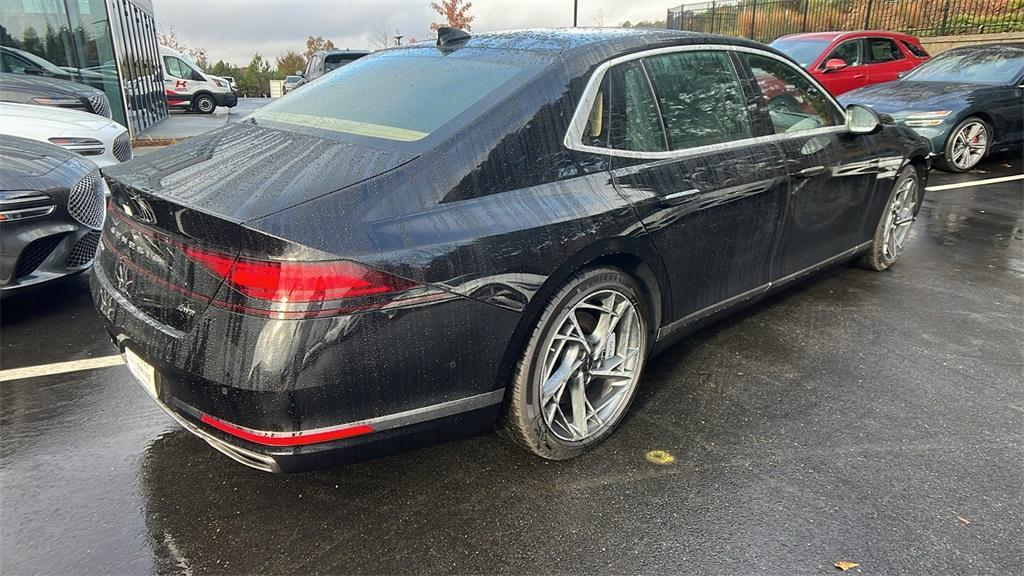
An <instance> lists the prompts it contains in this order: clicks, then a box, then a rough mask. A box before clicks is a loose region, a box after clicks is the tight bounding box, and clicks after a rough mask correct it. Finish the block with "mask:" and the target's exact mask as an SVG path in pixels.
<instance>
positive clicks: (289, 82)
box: [284, 76, 302, 84]
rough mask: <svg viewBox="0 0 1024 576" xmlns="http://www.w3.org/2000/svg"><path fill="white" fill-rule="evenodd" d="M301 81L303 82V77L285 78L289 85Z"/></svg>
mask: <svg viewBox="0 0 1024 576" xmlns="http://www.w3.org/2000/svg"><path fill="white" fill-rule="evenodd" d="M299 80H302V76H285V77H284V81H285V82H286V83H288V84H294V83H296V82H298V81H299Z"/></svg>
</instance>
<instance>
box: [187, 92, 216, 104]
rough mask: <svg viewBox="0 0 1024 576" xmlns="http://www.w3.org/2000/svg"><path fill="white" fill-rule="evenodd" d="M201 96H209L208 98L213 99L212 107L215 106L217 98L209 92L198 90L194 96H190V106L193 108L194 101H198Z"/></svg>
mask: <svg viewBox="0 0 1024 576" xmlns="http://www.w3.org/2000/svg"><path fill="white" fill-rule="evenodd" d="M202 96H209V97H210V98H212V99H213V105H214V106H216V105H217V97H216V96H214V95H213V92H210V91H209V90H200V91H198V92H196V93H195V94H193V95H192V105H193V106H195V105H196V100H198V99H199V98H200V97H202Z"/></svg>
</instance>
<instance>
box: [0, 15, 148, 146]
mask: <svg viewBox="0 0 1024 576" xmlns="http://www.w3.org/2000/svg"><path fill="white" fill-rule="evenodd" d="M0 51H2V70H3V71H4V72H12V73H15V74H18V73H21V74H33V75H38V76H49V77H53V78H60V79H63V80H70V81H73V82H80V83H82V84H87V85H89V86H93V87H95V88H98V89H100V90H102V91H103V92H104V93H105V94H106V95H107V99H108V100H110V106H111V112H112V115H113V118H114V120H116V121H118V122H120V123H121V124H124V125H125V126H127V127H128V128H129V129H130V130H131V132H132V134H133V135H138V134H140V133H141V132H142V131H143V130H145V129H146V128H148V127H149V126H152V125H153V124H154V123H156V122H158V121H160V120H162V119H163V118H166V117H167V100H166V97H165V96H164V90H163V78H162V73H161V69H160V65H159V51H158V48H157V32H156V23H155V20H154V18H153V6H152V4H151V2H150V1H149V0H134V1H133V0H0Z"/></svg>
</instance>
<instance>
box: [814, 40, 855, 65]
mask: <svg viewBox="0 0 1024 576" xmlns="http://www.w3.org/2000/svg"><path fill="white" fill-rule="evenodd" d="M862 47H863V43H862V42H861V41H860V39H859V38H858V39H856V40H847V41H846V42H843V43H842V44H840V45H839V46H836V47H835V49H833V50H832V52H831V53H830V54H829V55H828V58H825V60H824V61H823V62H822V63H821V67H822V68H824V67H825V62H828V61H829V60H831V59H833V58H839V59H840V60H842V61H844V62H846V65H847V66H860V65H861V64H863V63H864V58H863V57H862V55H861V53H862V52H863V50H862Z"/></svg>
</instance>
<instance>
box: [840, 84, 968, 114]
mask: <svg viewBox="0 0 1024 576" xmlns="http://www.w3.org/2000/svg"><path fill="white" fill-rule="evenodd" d="M984 88H985V86H982V85H978V84H968V83H962V82H914V81H911V80H896V81H893V82H884V83H882V84H872V85H871V86H865V87H863V88H858V89H856V90H851V91H850V92H847V93H845V94H843V95H841V96H840V97H839V102H840V103H842V104H843V106H847V105H849V104H864V105H867V106H870V107H871V108H873V109H874V110H876V111H877V112H883V113H885V114H898V113H900V112H924V111H928V110H935V109H937V108H938V107H944V108H947V109H949V108H952V109H958V108H961V107H963V106H965V105H966V104H967V102H966V99H967V98H968V97H969V96H970V95H972V94H973V93H974V92H976V91H978V90H980V89H984Z"/></svg>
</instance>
